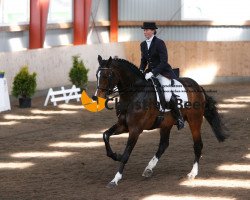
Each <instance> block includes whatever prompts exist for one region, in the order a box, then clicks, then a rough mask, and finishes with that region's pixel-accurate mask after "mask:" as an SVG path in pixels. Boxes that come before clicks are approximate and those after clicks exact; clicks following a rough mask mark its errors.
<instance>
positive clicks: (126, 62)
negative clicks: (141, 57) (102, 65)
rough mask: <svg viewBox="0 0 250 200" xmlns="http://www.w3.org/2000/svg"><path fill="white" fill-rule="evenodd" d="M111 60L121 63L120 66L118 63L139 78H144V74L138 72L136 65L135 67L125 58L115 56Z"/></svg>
mask: <svg viewBox="0 0 250 200" xmlns="http://www.w3.org/2000/svg"><path fill="white" fill-rule="evenodd" d="M113 60H114V61H117V62H118V63H120V64H122V66H121V65H119V67H124V66H125V67H126V68H127V69H128V70H129V71H131V72H132V73H133V74H135V75H136V76H138V77H139V78H142V79H144V75H143V74H142V73H141V72H140V70H139V69H138V67H136V66H135V65H134V64H133V63H131V62H129V61H127V60H125V59H121V58H115V59H113Z"/></svg>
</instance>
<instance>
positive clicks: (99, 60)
mask: <svg viewBox="0 0 250 200" xmlns="http://www.w3.org/2000/svg"><path fill="white" fill-rule="evenodd" d="M98 62H99V65H101V64H102V57H101V56H100V55H98Z"/></svg>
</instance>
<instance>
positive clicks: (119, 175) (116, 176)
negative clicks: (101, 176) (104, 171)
mask: <svg viewBox="0 0 250 200" xmlns="http://www.w3.org/2000/svg"><path fill="white" fill-rule="evenodd" d="M121 179H122V174H121V173H120V172H117V173H116V175H115V178H114V179H113V180H112V181H111V182H113V183H115V184H116V185H118V181H119V180H121Z"/></svg>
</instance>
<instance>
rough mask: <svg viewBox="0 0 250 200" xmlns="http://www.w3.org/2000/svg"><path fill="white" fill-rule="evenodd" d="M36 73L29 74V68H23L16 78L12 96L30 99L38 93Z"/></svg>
mask: <svg viewBox="0 0 250 200" xmlns="http://www.w3.org/2000/svg"><path fill="white" fill-rule="evenodd" d="M36 85H37V84H36V73H35V72H34V73H33V74H30V73H29V69H28V66H26V65H25V66H23V67H22V68H21V69H20V71H19V72H18V73H17V75H16V76H15V78H14V82H13V88H12V95H13V96H15V97H22V98H30V97H32V96H33V95H34V94H35V91H36Z"/></svg>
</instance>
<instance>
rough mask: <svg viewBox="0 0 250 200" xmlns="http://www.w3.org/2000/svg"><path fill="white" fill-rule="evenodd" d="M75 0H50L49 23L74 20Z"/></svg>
mask: <svg viewBox="0 0 250 200" xmlns="http://www.w3.org/2000/svg"><path fill="white" fill-rule="evenodd" d="M72 13H73V0H50V6H49V14H48V23H60V22H72V18H73V17H72Z"/></svg>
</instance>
